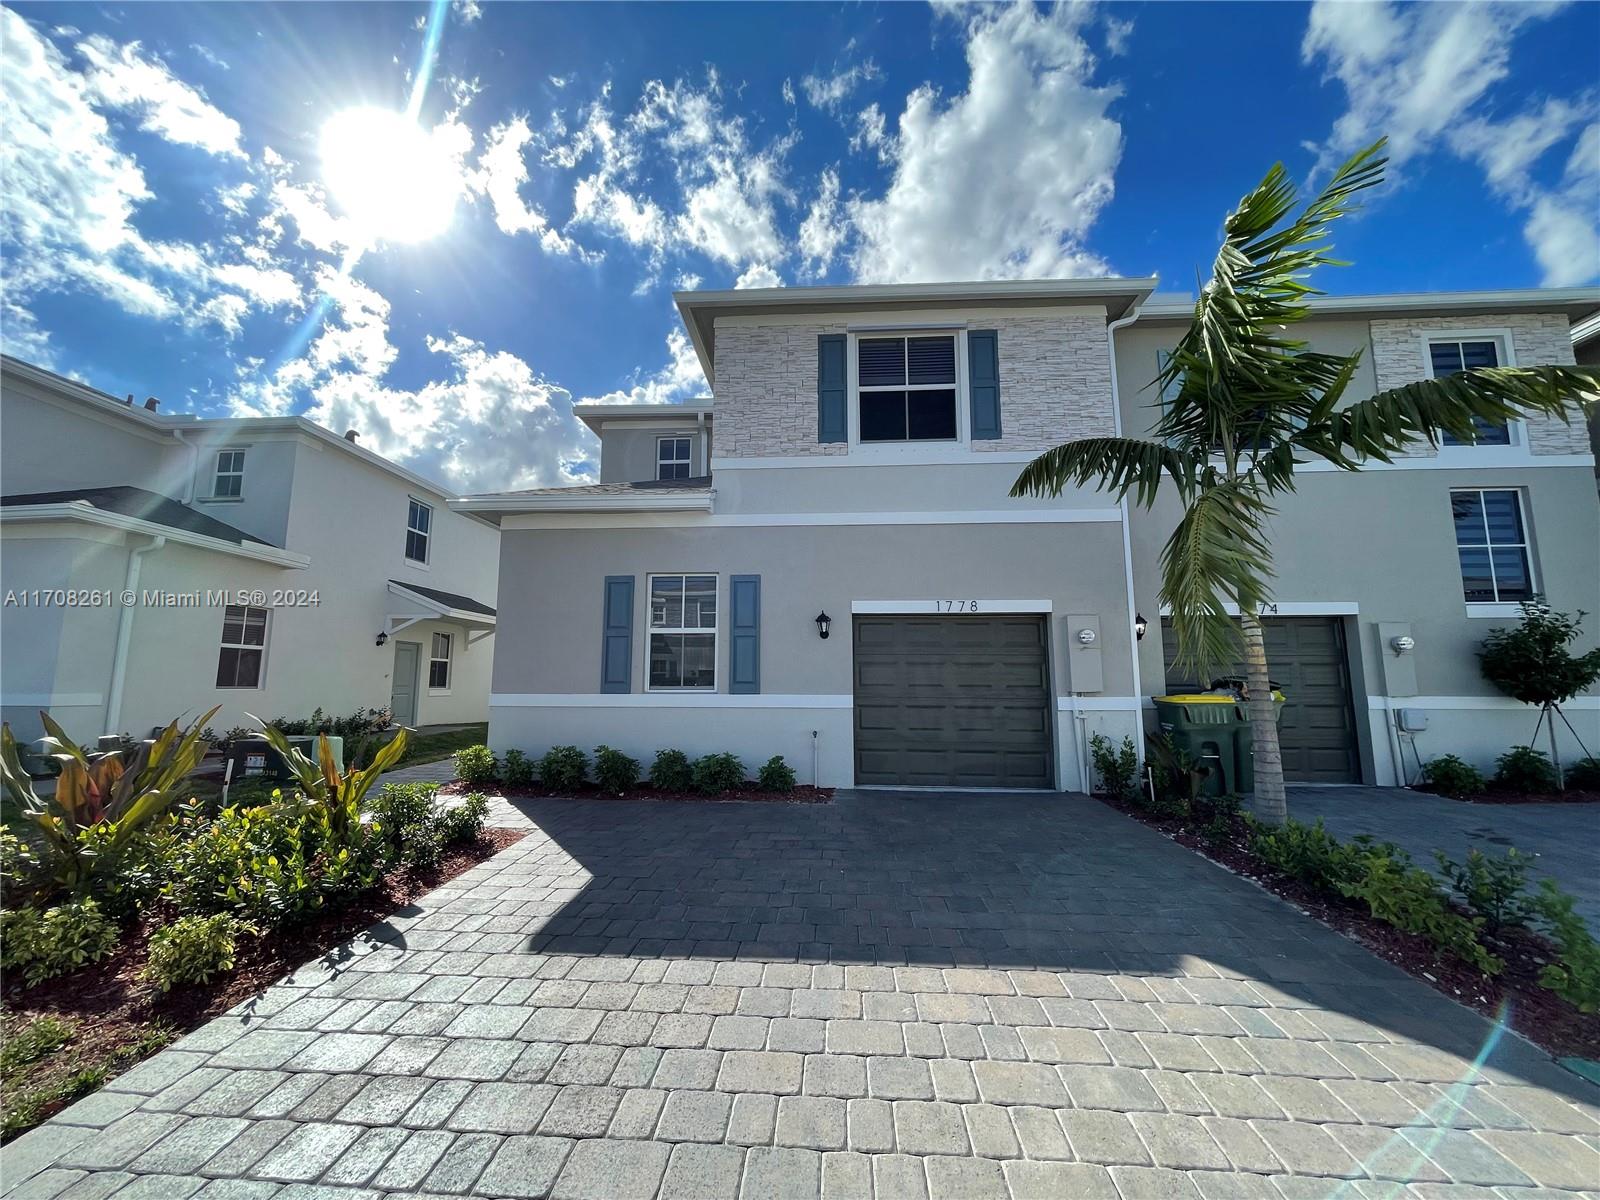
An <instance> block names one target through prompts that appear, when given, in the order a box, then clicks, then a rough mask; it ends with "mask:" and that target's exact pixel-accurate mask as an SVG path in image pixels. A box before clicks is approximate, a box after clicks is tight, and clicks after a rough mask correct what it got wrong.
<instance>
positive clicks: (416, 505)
mask: <svg viewBox="0 0 1600 1200" xmlns="http://www.w3.org/2000/svg"><path fill="white" fill-rule="evenodd" d="M432 540H433V507H432V506H431V505H427V504H424V503H423V502H422V501H421V500H416V499H413V500H412V501H411V507H410V509H409V510H408V511H407V513H406V558H407V559H408V560H409V561H411V562H414V563H422V564H423V565H424V566H426V565H427V562H428V545H429V543H430V542H431V541H432Z"/></svg>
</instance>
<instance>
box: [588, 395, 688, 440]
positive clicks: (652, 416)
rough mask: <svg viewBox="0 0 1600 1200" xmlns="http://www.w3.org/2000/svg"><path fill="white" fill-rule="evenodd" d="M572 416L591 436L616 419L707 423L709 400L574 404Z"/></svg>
mask: <svg viewBox="0 0 1600 1200" xmlns="http://www.w3.org/2000/svg"><path fill="white" fill-rule="evenodd" d="M572 415H573V416H575V417H577V418H578V420H580V421H582V422H583V423H584V424H585V425H587V426H588V427H589V428H590V429H592V430H594V432H595V433H599V432H600V426H601V425H603V424H605V423H606V422H608V421H618V420H629V421H633V420H644V421H649V422H655V421H665V420H668V419H669V418H670V419H675V420H681V419H682V418H683V417H685V416H689V417H693V418H694V419H696V420H699V419H701V418H704V419H705V420H707V421H709V420H711V416H712V411H711V397H709V396H698V397H696V398H695V399H693V400H686V401H684V402H683V403H681V404H574V405H573V406H572Z"/></svg>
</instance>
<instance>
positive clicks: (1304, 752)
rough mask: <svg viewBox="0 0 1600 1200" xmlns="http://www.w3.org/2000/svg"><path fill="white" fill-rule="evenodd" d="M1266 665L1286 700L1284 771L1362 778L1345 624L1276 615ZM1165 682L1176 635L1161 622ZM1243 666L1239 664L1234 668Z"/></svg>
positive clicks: (1296, 776) (1268, 627)
mask: <svg viewBox="0 0 1600 1200" xmlns="http://www.w3.org/2000/svg"><path fill="white" fill-rule="evenodd" d="M1264 629H1265V631H1266V641H1267V670H1268V671H1269V672H1270V673H1271V675H1272V678H1273V679H1275V680H1277V682H1278V684H1279V685H1280V686H1281V687H1282V688H1283V693H1284V696H1285V698H1286V701H1287V703H1285V705H1284V708H1283V720H1282V721H1281V722H1280V723H1279V726H1278V741H1279V744H1280V746H1281V747H1282V749H1283V775H1284V778H1285V779H1288V780H1290V781H1291V782H1300V783H1360V782H1361V756H1360V751H1359V749H1358V746H1357V742H1356V722H1355V711H1354V709H1353V708H1352V707H1351V703H1350V668H1349V660H1348V658H1347V657H1346V652H1345V641H1344V624H1343V622H1342V621H1341V620H1340V619H1339V618H1338V617H1274V618H1272V619H1269V620H1268V621H1266V622H1265V623H1264ZM1162 632H1163V634H1164V638H1163V640H1164V641H1165V643H1166V645H1165V647H1164V649H1165V650H1166V658H1167V683H1168V686H1169V687H1172V686H1176V685H1177V684H1178V683H1179V677H1178V675H1177V673H1175V672H1174V671H1173V667H1172V660H1173V657H1174V656H1175V655H1176V654H1177V641H1176V639H1175V638H1174V637H1173V636H1172V630H1171V628H1170V626H1169V625H1167V624H1166V623H1165V622H1164V623H1163V630H1162ZM1234 669H1235V670H1242V668H1237V667H1236V668H1234Z"/></svg>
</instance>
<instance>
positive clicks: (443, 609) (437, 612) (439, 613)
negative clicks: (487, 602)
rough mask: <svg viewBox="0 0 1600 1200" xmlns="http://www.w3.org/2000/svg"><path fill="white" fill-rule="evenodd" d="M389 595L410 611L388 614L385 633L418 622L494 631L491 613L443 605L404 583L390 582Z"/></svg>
mask: <svg viewBox="0 0 1600 1200" xmlns="http://www.w3.org/2000/svg"><path fill="white" fill-rule="evenodd" d="M389 594H390V595H391V596H395V597H397V598H399V599H400V600H402V601H403V602H404V603H405V604H406V605H408V606H409V611H405V612H399V611H397V612H391V613H389V614H388V618H389V621H388V624H387V625H385V627H384V628H385V632H388V633H393V632H394V631H395V628H396V627H398V628H404V627H405V626H406V625H411V624H415V623H416V622H417V621H450V622H453V623H454V624H457V625H465V626H466V627H467V628H468V629H473V630H487V631H490V632H493V630H494V616H493V615H492V614H490V613H481V612H472V611H470V610H468V609H465V608H451V607H450V606H449V605H448V604H441V603H440V602H439V601H437V600H435V599H434V598H433V597H432V596H424V595H422V594H421V593H420V592H414V591H412V590H411V589H410V588H408V587H406V585H405V584H403V583H395V582H394V581H393V580H390V581H389ZM397 623H398V624H397Z"/></svg>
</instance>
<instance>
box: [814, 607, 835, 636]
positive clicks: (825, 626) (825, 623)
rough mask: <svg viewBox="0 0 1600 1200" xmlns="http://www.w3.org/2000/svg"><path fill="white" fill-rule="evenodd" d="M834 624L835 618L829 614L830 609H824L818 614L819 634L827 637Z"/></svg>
mask: <svg viewBox="0 0 1600 1200" xmlns="http://www.w3.org/2000/svg"><path fill="white" fill-rule="evenodd" d="M832 625H833V618H832V617H830V616H829V615H828V610H827V609H823V610H822V611H821V612H819V613H818V614H817V636H818V637H820V638H823V639H826V638H827V636H828V630H829V628H831V627H832Z"/></svg>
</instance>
